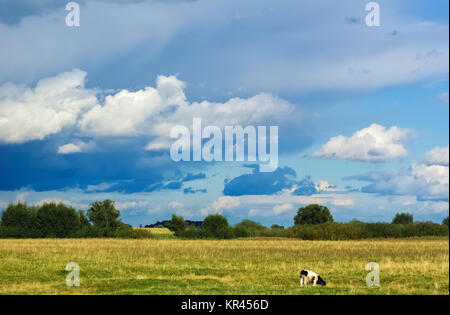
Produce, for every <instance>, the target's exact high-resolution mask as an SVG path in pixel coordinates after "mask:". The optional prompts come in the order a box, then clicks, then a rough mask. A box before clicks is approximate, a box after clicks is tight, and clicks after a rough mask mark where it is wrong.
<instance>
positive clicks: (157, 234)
mask: <svg viewBox="0 0 450 315" xmlns="http://www.w3.org/2000/svg"><path fill="white" fill-rule="evenodd" d="M134 229H135V230H145V231H149V233H150V234H151V235H153V238H156V239H172V238H175V236H174V235H173V232H172V231H171V230H169V229H168V228H134Z"/></svg>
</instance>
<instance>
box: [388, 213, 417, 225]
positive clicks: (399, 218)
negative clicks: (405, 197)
mask: <svg viewBox="0 0 450 315" xmlns="http://www.w3.org/2000/svg"><path fill="white" fill-rule="evenodd" d="M413 221H414V220H413V215H412V214H410V213H407V212H402V213H397V214H396V215H395V217H394V219H393V220H392V223H393V224H410V223H413Z"/></svg>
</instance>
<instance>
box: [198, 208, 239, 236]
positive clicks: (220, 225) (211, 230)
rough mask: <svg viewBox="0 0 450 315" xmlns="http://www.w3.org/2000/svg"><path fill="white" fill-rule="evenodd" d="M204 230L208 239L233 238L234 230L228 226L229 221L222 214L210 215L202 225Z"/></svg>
mask: <svg viewBox="0 0 450 315" xmlns="http://www.w3.org/2000/svg"><path fill="white" fill-rule="evenodd" d="M202 230H203V231H204V233H205V235H206V237H213V238H231V237H232V230H231V228H230V226H229V225H228V220H227V218H225V217H224V216H222V215H220V214H210V215H208V216H207V217H206V218H205V220H204V221H203V223H202Z"/></svg>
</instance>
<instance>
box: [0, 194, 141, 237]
mask: <svg viewBox="0 0 450 315" xmlns="http://www.w3.org/2000/svg"><path fill="white" fill-rule="evenodd" d="M119 217H120V211H119V210H117V209H116V208H115V206H114V202H113V201H111V200H104V201H96V202H93V203H92V204H91V205H90V207H89V209H88V210H87V211H86V214H85V212H84V211H82V210H75V209H74V208H73V207H70V206H67V205H65V204H63V203H58V204H57V203H54V202H50V203H44V204H43V205H41V206H28V205H27V204H25V203H21V202H19V203H17V204H9V205H8V207H7V208H6V209H5V210H4V211H3V212H2V217H1V221H0V238H69V237H70V238H90V237H118V238H144V237H149V233H148V232H145V231H142V230H134V229H133V228H132V227H131V226H130V225H128V224H125V223H123V222H122V221H121V220H120V218H119Z"/></svg>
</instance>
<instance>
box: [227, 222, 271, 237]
mask: <svg viewBox="0 0 450 315" xmlns="http://www.w3.org/2000/svg"><path fill="white" fill-rule="evenodd" d="M233 230H234V235H235V236H236V237H258V236H270V235H271V233H270V232H271V231H270V229H268V228H267V227H265V226H264V225H262V224H259V223H257V222H254V221H251V220H243V221H242V222H240V223H238V224H236V225H235V226H234V228H233Z"/></svg>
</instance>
